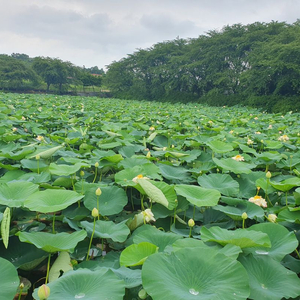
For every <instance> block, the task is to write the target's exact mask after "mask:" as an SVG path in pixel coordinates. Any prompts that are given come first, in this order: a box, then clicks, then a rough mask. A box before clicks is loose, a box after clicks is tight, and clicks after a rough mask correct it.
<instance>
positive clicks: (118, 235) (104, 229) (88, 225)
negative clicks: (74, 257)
mask: <svg viewBox="0 0 300 300" xmlns="http://www.w3.org/2000/svg"><path fill="white" fill-rule="evenodd" d="M80 224H81V226H82V227H83V228H85V230H86V231H87V232H88V233H89V234H91V233H92V232H93V228H94V223H93V222H87V221H82V222H81V223H80ZM129 233H130V230H129V228H128V226H127V225H126V224H125V223H124V222H122V223H118V224H115V223H114V222H112V221H102V220H97V221H96V225H95V233H94V236H95V237H99V238H103V239H112V240H113V241H115V242H119V243H123V242H125V240H126V239H127V236H128V235H129Z"/></svg>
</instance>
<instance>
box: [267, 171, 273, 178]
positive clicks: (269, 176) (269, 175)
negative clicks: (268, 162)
mask: <svg viewBox="0 0 300 300" xmlns="http://www.w3.org/2000/svg"><path fill="white" fill-rule="evenodd" d="M266 177H267V178H268V179H270V178H271V177H272V174H271V172H270V171H268V172H267V173H266Z"/></svg>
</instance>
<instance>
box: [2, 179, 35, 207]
mask: <svg viewBox="0 0 300 300" xmlns="http://www.w3.org/2000/svg"><path fill="white" fill-rule="evenodd" d="M38 189H39V186H38V185H36V184H34V183H32V182H27V181H12V182H8V183H2V184H1V185H0V204H1V205H6V206H8V207H21V206H24V201H25V200H26V199H27V198H28V197H29V196H30V195H32V194H33V193H35V192H37V191H38Z"/></svg>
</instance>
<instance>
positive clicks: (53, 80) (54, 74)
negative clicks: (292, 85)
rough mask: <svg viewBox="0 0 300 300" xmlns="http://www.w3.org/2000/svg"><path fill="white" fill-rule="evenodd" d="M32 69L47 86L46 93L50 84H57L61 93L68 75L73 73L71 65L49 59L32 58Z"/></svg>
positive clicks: (55, 59)
mask: <svg viewBox="0 0 300 300" xmlns="http://www.w3.org/2000/svg"><path fill="white" fill-rule="evenodd" d="M32 67H33V69H34V70H35V71H36V72H37V74H39V75H40V76H41V77H42V78H43V80H44V81H45V83H46V84H47V92H49V89H50V85H51V84H57V85H58V88H59V92H60V93H61V92H62V86H63V84H66V83H67V82H68V76H69V74H70V73H71V74H72V72H74V70H73V65H72V64H71V63H69V62H63V61H61V60H60V59H57V58H50V57H36V58H34V60H33V65H32Z"/></svg>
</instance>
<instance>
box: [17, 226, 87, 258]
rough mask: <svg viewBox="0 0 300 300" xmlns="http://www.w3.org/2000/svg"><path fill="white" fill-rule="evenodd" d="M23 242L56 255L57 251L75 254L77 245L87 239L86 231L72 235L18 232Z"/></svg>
mask: <svg viewBox="0 0 300 300" xmlns="http://www.w3.org/2000/svg"><path fill="white" fill-rule="evenodd" d="M17 235H18V236H19V239H20V241H21V242H25V243H30V244H34V245H35V246H36V247H37V248H39V249H42V250H44V251H46V252H50V253H55V252H57V251H70V252H73V251H74V248H75V247H76V245H77V244H78V243H79V242H80V241H82V240H84V239H85V237H86V235H87V234H86V232H85V231H84V230H81V231H75V232H73V233H71V234H69V233H66V232H60V233H56V234H52V233H48V232H18V233H17Z"/></svg>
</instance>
